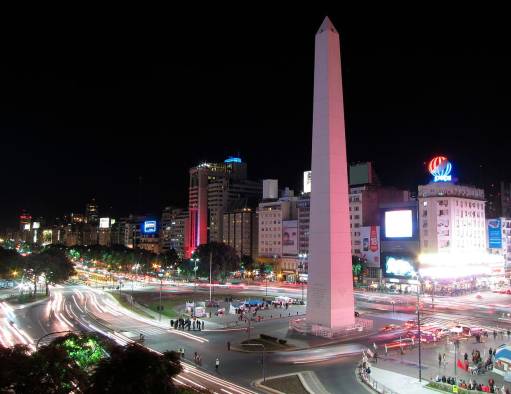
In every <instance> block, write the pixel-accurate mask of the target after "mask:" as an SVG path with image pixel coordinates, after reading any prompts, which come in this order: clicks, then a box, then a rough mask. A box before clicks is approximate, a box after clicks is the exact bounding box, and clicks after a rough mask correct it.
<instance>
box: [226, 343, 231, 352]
mask: <svg viewBox="0 0 511 394" xmlns="http://www.w3.org/2000/svg"><path fill="white" fill-rule="evenodd" d="M230 350H231V342H229V341H227V351H230Z"/></svg>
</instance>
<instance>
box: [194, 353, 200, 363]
mask: <svg viewBox="0 0 511 394" xmlns="http://www.w3.org/2000/svg"><path fill="white" fill-rule="evenodd" d="M198 356H199V355H198V354H197V352H195V353H194V354H193V361H194V362H195V364H197V357H198Z"/></svg>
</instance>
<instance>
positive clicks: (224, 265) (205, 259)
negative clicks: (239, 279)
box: [195, 242, 240, 278]
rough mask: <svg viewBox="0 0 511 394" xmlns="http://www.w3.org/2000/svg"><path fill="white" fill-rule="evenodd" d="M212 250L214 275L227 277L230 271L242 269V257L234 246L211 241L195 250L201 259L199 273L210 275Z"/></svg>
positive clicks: (200, 274)
mask: <svg viewBox="0 0 511 394" xmlns="http://www.w3.org/2000/svg"><path fill="white" fill-rule="evenodd" d="M210 252H211V253H212V258H213V261H212V274H213V277H217V278H218V277H222V278H225V277H226V276H227V275H228V274H229V273H230V272H233V271H237V270H239V269H240V258H239V257H238V255H237V254H236V250H235V249H234V248H232V247H231V246H229V245H226V244H224V243H221V242H210V243H208V244H202V245H200V246H199V247H198V248H197V250H196V251H195V255H196V256H198V257H199V259H200V262H199V264H198V267H199V269H198V271H197V275H199V276H209V256H210Z"/></svg>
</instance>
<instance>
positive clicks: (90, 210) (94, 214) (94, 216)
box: [85, 198, 99, 224]
mask: <svg viewBox="0 0 511 394" xmlns="http://www.w3.org/2000/svg"><path fill="white" fill-rule="evenodd" d="M85 220H86V221H87V223H89V224H98V223H99V207H98V204H97V203H96V200H95V199H94V198H93V199H92V200H91V202H89V203H88V204H87V205H86V206H85Z"/></svg>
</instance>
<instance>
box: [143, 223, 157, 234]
mask: <svg viewBox="0 0 511 394" xmlns="http://www.w3.org/2000/svg"><path fill="white" fill-rule="evenodd" d="M155 232H156V220H146V221H145V222H144V234H153V233H155Z"/></svg>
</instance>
